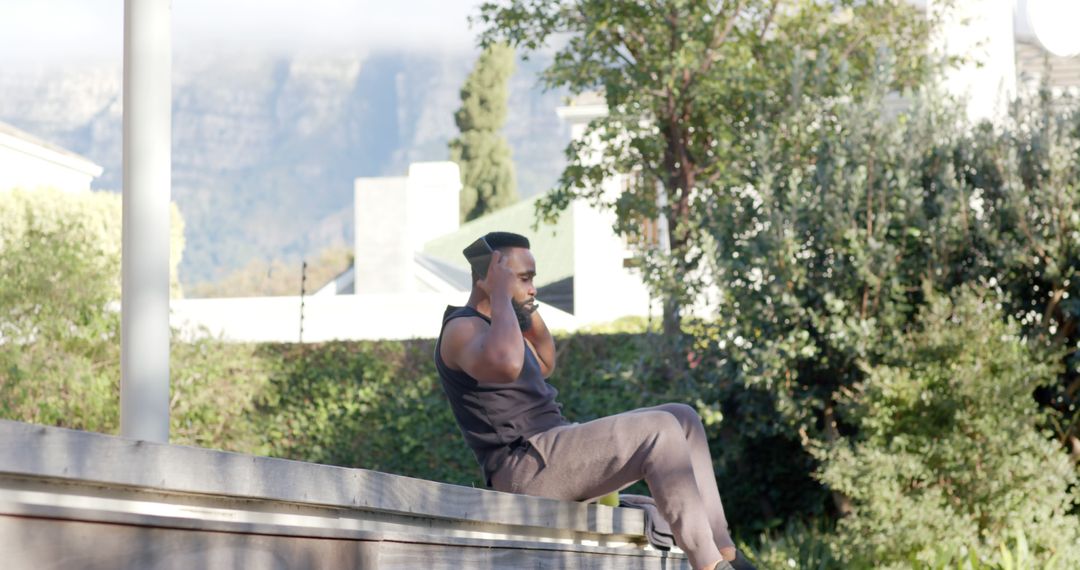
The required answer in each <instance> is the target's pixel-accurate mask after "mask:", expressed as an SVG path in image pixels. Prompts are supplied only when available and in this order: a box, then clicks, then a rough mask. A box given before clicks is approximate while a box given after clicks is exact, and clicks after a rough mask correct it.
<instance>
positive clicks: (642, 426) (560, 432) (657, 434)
mask: <svg viewBox="0 0 1080 570" xmlns="http://www.w3.org/2000/svg"><path fill="white" fill-rule="evenodd" d="M477 244H478V245H479V246H482V247H481V250H482V253H487V254H488V255H490V261H489V262H487V263H483V262H480V263H476V262H475V258H474V259H471V260H470V262H471V263H472V265H473V275H472V280H473V287H472V292H471V294H470V296H469V300H468V303H467V304H466V305H465V306H464V307H448V308H447V310H446V313H445V314H444V316H443V329H442V333H441V335H440V336H439V341H438V343H437V344H436V347H435V365H436V368H437V369H438V371H439V376H440V378H441V379H442V384H443V388H444V389H445V390H446V394H447V397H448V399H449V401H450V405H451V407H452V408H453V411H454V417H455V418H456V419H457V422H458V425H459V427H460V428H461V432H462V435H464V436H465V442H466V443H467V444H468V445H469V447H470V448H472V450H473V452H474V453H475V454H476V458H477V460H478V461H479V462H480V465H481V467H482V468H483V471H484V477H485V479H486V480H487V484H488V485H489V486H491V487H493V488H494V489H496V490H498V491H504V492H510V493H523V494H528V495H537V496H542V497H549V498H554V499H562V500H571V501H583V500H592V499H595V498H597V497H601V496H603V495H606V494H608V493H611V492H614V491H618V490H620V489H623V488H625V487H627V486H629V485H631V484H633V483H634V482H636V481H639V480H641V479H645V481H646V482H647V483H648V485H649V489H650V491H652V494H653V497H654V499H655V500H656V504H657V507H658V508H659V510H660V513H661V514H662V515H663V516H664V518H665V519H667V521H668V522H669V523H670V524H671V528H672V531H673V533H674V535H675V541H676V543H677V544H678V545H679V547H680V548H682V549H683V551H685V552H686V554H687V556H688V557H689V558H690V563H691V566H692V567H693V569H694V570H727V569H731V568H752V566H750V565H749V563H747V562H746V561H745V558H743V557H742V556H738V559H737V560H736V557H737V553H736V550H735V545H734V542H733V541H732V540H731V536H730V534H729V533H728V524H727V520H726V519H725V517H724V508H723V506H722V504H721V502H720V493H719V491H718V490H717V487H716V478H715V476H714V473H713V470H712V459H711V458H710V456H709V448H708V443H707V441H706V438H705V430H704V427H703V426H702V424H701V420H700V419H699V418H698V415H697V413H696V412H695V411H694V410H693V409H692V408H690V407H689V406H685V405H682V404H665V405H663V406H657V407H654V408H644V409H640V410H633V411H630V412H626V413H622V414H618V415H615V416H610V417H606V418H600V419H597V420H593V421H591V422H588V423H584V424H572V423H570V422H568V421H567V420H566V419H565V418H563V416H562V413H561V406H560V405H559V404H558V403H557V402H556V401H555V396H556V394H557V391H556V390H555V388H553V387H552V386H551V385H550V384H548V383H547V382H546V379H547V378H548V377H549V376H551V373H552V371H554V370H555V343H554V341H553V340H552V337H551V333H550V332H549V331H548V328H547V326H546V325H545V324H544V320H543V319H542V318H541V317H540V313H538V312H537V311H536V307H537V306H536V287H535V286H534V285H533V278H534V277H535V276H536V261H535V259H534V258H533V255H532V252H531V251H529V240H528V239H527V238H525V237H524V236H521V235H518V234H513V233H508V232H492V233H489V234H487V235H485V236H484V237H483V238H482V241H481V240H478V241H477ZM477 244H474V246H476V245H477ZM485 244H486V245H485ZM474 246H470V248H469V249H466V256H470V255H471V254H470V250H472V252H473V253H475V252H476V249H475V247H474ZM484 259H486V255H485V256H484ZM485 269H486V272H485ZM728 561H734V562H735V566H732V565H731V564H729V563H728Z"/></svg>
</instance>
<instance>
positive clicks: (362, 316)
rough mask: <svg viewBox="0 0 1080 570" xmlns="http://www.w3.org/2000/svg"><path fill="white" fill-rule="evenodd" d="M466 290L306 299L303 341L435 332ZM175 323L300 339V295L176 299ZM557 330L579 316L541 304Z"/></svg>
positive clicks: (184, 328)
mask: <svg viewBox="0 0 1080 570" xmlns="http://www.w3.org/2000/svg"><path fill="white" fill-rule="evenodd" d="M467 300H468V294H463V293H408V294H401V293H388V294H368V295H337V296H319V297H306V298H305V299H304V342H319V341H326V340H334V339H340V340H380V339H392V340H398V339H408V338H435V337H437V336H438V335H439V329H440V327H441V324H442V315H443V311H444V310H445V309H446V306H447V305H455V306H459V305H464V304H465V301H467ZM170 308H171V312H172V316H171V318H170V324H171V325H172V326H173V327H176V328H178V329H180V331H181V333H182V334H183V335H184V336H185V338H190V337H192V336H204V335H207V334H208V335H210V336H214V337H218V336H220V337H222V338H224V339H225V340H230V341H239V342H297V341H298V340H299V336H300V298H299V297H246V298H233V299H174V300H173V301H172V302H171V303H170ZM540 311H541V314H542V315H543V316H544V319H545V321H546V322H547V323H548V326H549V327H550V328H552V329H553V330H567V331H572V330H575V329H576V328H577V326H578V322H579V321H578V319H576V318H575V317H574V316H573V315H570V314H567V313H564V312H562V311H560V310H558V309H556V308H554V307H550V306H541V309H540Z"/></svg>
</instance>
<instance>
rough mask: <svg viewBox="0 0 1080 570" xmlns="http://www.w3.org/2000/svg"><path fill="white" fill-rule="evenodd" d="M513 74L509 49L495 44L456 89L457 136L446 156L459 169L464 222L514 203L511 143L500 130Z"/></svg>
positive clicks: (487, 49) (516, 195) (455, 116)
mask: <svg viewBox="0 0 1080 570" xmlns="http://www.w3.org/2000/svg"><path fill="white" fill-rule="evenodd" d="M513 73H514V50H513V48H511V47H509V46H507V45H505V44H498V43H494V44H491V45H489V46H488V47H487V48H486V49H484V51H483V53H481V54H480V58H479V59H477V60H476V67H475V68H473V70H472V72H471V73H470V74H469V77H468V78H466V79H465V86H464V87H462V88H461V108H460V109H458V110H457V112H456V113H454V122H455V123H457V126H458V129H459V130H460V131H461V136H459V137H458V138H456V139H454V140H452V141H450V160H453V161H454V162H456V163H458V165H459V166H460V167H461V184H462V188H461V219H462V220H463V221H468V220H472V219H475V218H479V217H480V216H483V215H484V214H487V213H489V212H493V211H495V210H498V209H499V208H502V207H505V206H509V205H510V204H513V203H514V202H517V201H518V194H517V189H516V188H515V185H514V163H513V161H512V160H511V157H510V146H509V145H508V144H507V143H506V138H505V137H503V136H502V135H501V134H500V133H499V129H501V128H502V126H503V123H505V122H506V99H507V97H508V95H509V88H508V82H509V80H510V76H511V75H512V74H513Z"/></svg>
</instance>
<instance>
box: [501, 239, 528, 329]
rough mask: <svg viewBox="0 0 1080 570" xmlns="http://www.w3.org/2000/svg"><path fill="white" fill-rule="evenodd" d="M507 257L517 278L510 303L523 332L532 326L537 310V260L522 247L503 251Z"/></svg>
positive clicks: (509, 266) (508, 264)
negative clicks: (535, 283) (533, 316)
mask: <svg viewBox="0 0 1080 570" xmlns="http://www.w3.org/2000/svg"><path fill="white" fill-rule="evenodd" d="M501 251H502V252H503V255H505V256H506V266H507V268H509V269H510V271H512V272H513V273H514V276H515V277H517V278H516V279H515V280H514V285H513V287H512V288H511V289H510V302H511V304H513V306H514V313H515V314H516V315H517V318H518V325H519V326H521V330H522V331H526V330H528V329H529V327H530V326H532V314H533V311H535V310H536V286H535V285H533V278H535V277H536V259H535V258H534V257H533V254H532V252H531V251H529V250H527V249H525V248H521V247H509V248H505V249H502V250H501Z"/></svg>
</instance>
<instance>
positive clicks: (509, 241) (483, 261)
mask: <svg viewBox="0 0 1080 570" xmlns="http://www.w3.org/2000/svg"><path fill="white" fill-rule="evenodd" d="M483 240H484V241H485V242H487V245H488V246H489V247H490V248H491V249H492V250H493V251H498V252H500V253H501V255H502V256H503V257H504V258H505V260H506V261H505V264H506V267H507V268H508V269H510V271H511V272H513V274H514V276H515V277H516V278H515V279H514V281H513V283H512V285H511V288H510V302H511V304H513V306H514V312H515V313H516V314H517V318H518V324H519V325H521V330H523V331H524V330H527V329H528V328H529V326H531V325H532V313H533V311H535V310H536V287H535V286H534V285H533V277H535V276H536V259H535V258H533V254H532V252H531V251H529V238H527V237H525V236H523V235H520V234H515V233H511V232H490V233H488V234H485V235H484V236H483ZM464 253H465V254H466V258H467V259H469V265H470V267H471V272H472V283H473V290H474V291H476V290H477V289H480V288H479V287H478V286H477V283H478V282H480V281H482V280H484V279H486V278H487V276H488V266H489V265H490V260H491V256H490V255H489V254H483V255H475V253H476V252H475V251H472V250H471V248H466V251H465V252H464ZM470 253H472V254H474V256H473V257H470Z"/></svg>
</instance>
